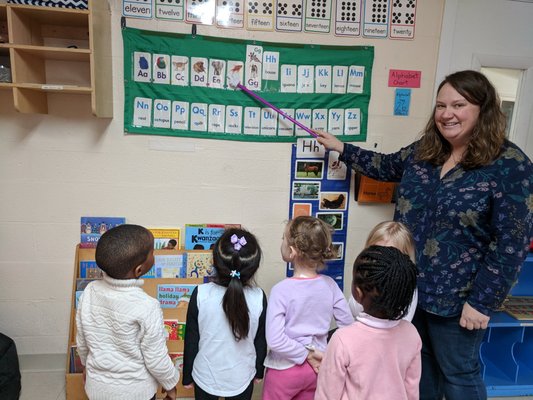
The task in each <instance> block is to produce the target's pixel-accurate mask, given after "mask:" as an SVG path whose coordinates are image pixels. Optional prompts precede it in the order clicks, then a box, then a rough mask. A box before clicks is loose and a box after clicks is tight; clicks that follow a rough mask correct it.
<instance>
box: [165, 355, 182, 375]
mask: <svg viewBox="0 0 533 400" xmlns="http://www.w3.org/2000/svg"><path fill="white" fill-rule="evenodd" d="M168 355H169V356H170V359H171V360H172V362H173V363H174V366H175V367H176V368H177V369H178V370H179V371H180V373H181V372H182V370H183V352H175V353H174V352H173V353H168Z"/></svg>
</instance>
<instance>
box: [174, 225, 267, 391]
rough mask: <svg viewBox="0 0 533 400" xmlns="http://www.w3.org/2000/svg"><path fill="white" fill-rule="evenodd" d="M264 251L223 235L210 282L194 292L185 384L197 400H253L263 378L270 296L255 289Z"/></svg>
mask: <svg viewBox="0 0 533 400" xmlns="http://www.w3.org/2000/svg"><path fill="white" fill-rule="evenodd" d="M260 262H261V248H260V247H259V243H258V242H257V239H256V238H255V236H254V235H252V234H251V233H250V232H248V231H246V230H243V229H237V228H232V229H228V230H226V231H224V233H223V234H222V236H221V237H220V238H219V239H218V240H217V241H216V243H215V245H214V247H213V266H214V269H215V275H214V276H213V277H212V282H210V283H207V284H204V285H199V286H198V287H197V288H195V289H194V291H193V293H192V295H191V299H190V302H189V308H188V310H187V323H186V325H185V353H184V357H183V384H184V385H185V386H186V387H189V388H190V387H192V386H193V383H194V397H195V399H197V400H203V399H218V398H219V397H225V398H226V399H235V400H237V399H239V400H240V399H242V400H245V399H250V398H251V397H252V392H253V385H254V379H255V381H256V382H259V381H260V380H261V379H262V378H263V373H264V367H263V361H264V359H265V356H266V340H265V318H266V308H267V307H266V305H267V300H266V295H265V293H264V292H263V290H261V289H260V288H259V287H257V286H255V282H254V275H255V273H256V271H257V269H258V268H259V263H260Z"/></svg>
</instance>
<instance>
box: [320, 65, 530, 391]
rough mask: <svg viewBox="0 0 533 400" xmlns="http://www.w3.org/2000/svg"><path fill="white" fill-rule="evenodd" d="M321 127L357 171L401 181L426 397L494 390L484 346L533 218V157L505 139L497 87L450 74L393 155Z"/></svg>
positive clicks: (471, 74)
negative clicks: (417, 132) (485, 376)
mask: <svg viewBox="0 0 533 400" xmlns="http://www.w3.org/2000/svg"><path fill="white" fill-rule="evenodd" d="M317 133H318V134H319V137H318V141H319V142H320V143H321V144H322V145H324V146H325V147H326V148H327V149H330V150H336V151H338V152H339V153H341V157H340V159H341V160H342V161H344V162H345V163H346V164H347V165H349V166H350V167H351V168H352V169H354V170H355V171H357V172H360V173H362V174H364V175H366V176H368V177H370V178H374V179H378V180H381V181H389V182H400V185H399V190H398V199H397V202H396V210H395V216H394V219H395V220H396V221H400V222H403V223H404V224H405V225H407V226H408V227H409V229H410V230H411V231H412V233H413V237H414V239H415V242H416V258H417V266H418V308H417V311H416V314H415V317H414V319H413V323H414V324H415V326H416V327H417V329H418V332H419V333H420V336H421V337H422V342H423V348H422V379H421V382H420V398H421V399H428V400H429V399H435V400H437V399H438V400H441V399H442V398H443V395H444V396H445V397H446V399H447V400H457V399H460V400H463V399H469V400H476V399H486V398H487V393H486V389H485V386H484V384H483V380H482V377H481V374H480V363H479V348H480V345H481V341H482V339H483V336H484V333H485V329H486V328H487V324H488V322H489V319H490V315H491V312H492V311H494V310H496V309H498V308H499V307H500V306H501V305H502V303H503V301H504V299H505V297H506V296H507V293H508V292H509V290H510V288H511V286H512V285H513V283H514V282H515V280H516V278H517V275H518V272H519V271H520V266H521V265H522V262H523V261H524V258H525V257H526V255H527V251H528V248H529V244H530V242H531V235H532V226H533V165H532V163H531V161H530V160H529V159H528V157H527V156H526V155H525V154H524V153H523V152H522V151H521V150H520V149H519V148H518V147H517V146H516V145H514V144H513V143H511V142H509V141H508V140H506V139H505V116H504V115H503V113H502V111H501V109H500V102H499V99H498V95H497V94H496V91H495V89H494V87H493V86H492V85H491V83H490V82H489V81H488V80H487V78H486V77H485V76H484V75H482V74H481V73H479V72H476V71H460V72H456V73H454V74H451V75H449V76H447V77H446V78H445V79H444V81H443V82H442V83H441V84H440V85H439V88H438V92H437V99H436V105H435V109H434V112H433V115H432V116H431V118H430V119H429V121H428V123H427V125H426V128H425V129H424V131H423V133H422V135H421V137H420V139H419V140H417V141H416V142H415V143H412V144H411V145H409V146H407V147H405V148H402V149H401V150H400V151H398V152H396V153H393V154H387V155H384V154H379V153H375V152H373V151H367V150H363V149H361V148H359V147H357V146H354V145H351V144H349V143H346V144H345V143H342V142H341V141H339V140H338V139H337V138H336V137H335V136H333V135H331V134H329V133H326V132H317Z"/></svg>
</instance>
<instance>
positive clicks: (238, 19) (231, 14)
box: [215, 0, 245, 29]
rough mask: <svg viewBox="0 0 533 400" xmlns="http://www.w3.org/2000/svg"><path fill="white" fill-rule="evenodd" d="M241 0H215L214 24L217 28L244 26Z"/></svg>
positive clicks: (243, 4) (238, 27)
mask: <svg viewBox="0 0 533 400" xmlns="http://www.w3.org/2000/svg"><path fill="white" fill-rule="evenodd" d="M244 7H245V3H243V0H217V2H216V17H215V18H216V25H217V27H219V28H233V29H240V28H244Z"/></svg>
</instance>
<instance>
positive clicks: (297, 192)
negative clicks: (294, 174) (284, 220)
mask: <svg viewBox="0 0 533 400" xmlns="http://www.w3.org/2000/svg"><path fill="white" fill-rule="evenodd" d="M319 193H320V182H311V181H293V182H292V193H291V199H292V200H318V195H319Z"/></svg>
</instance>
